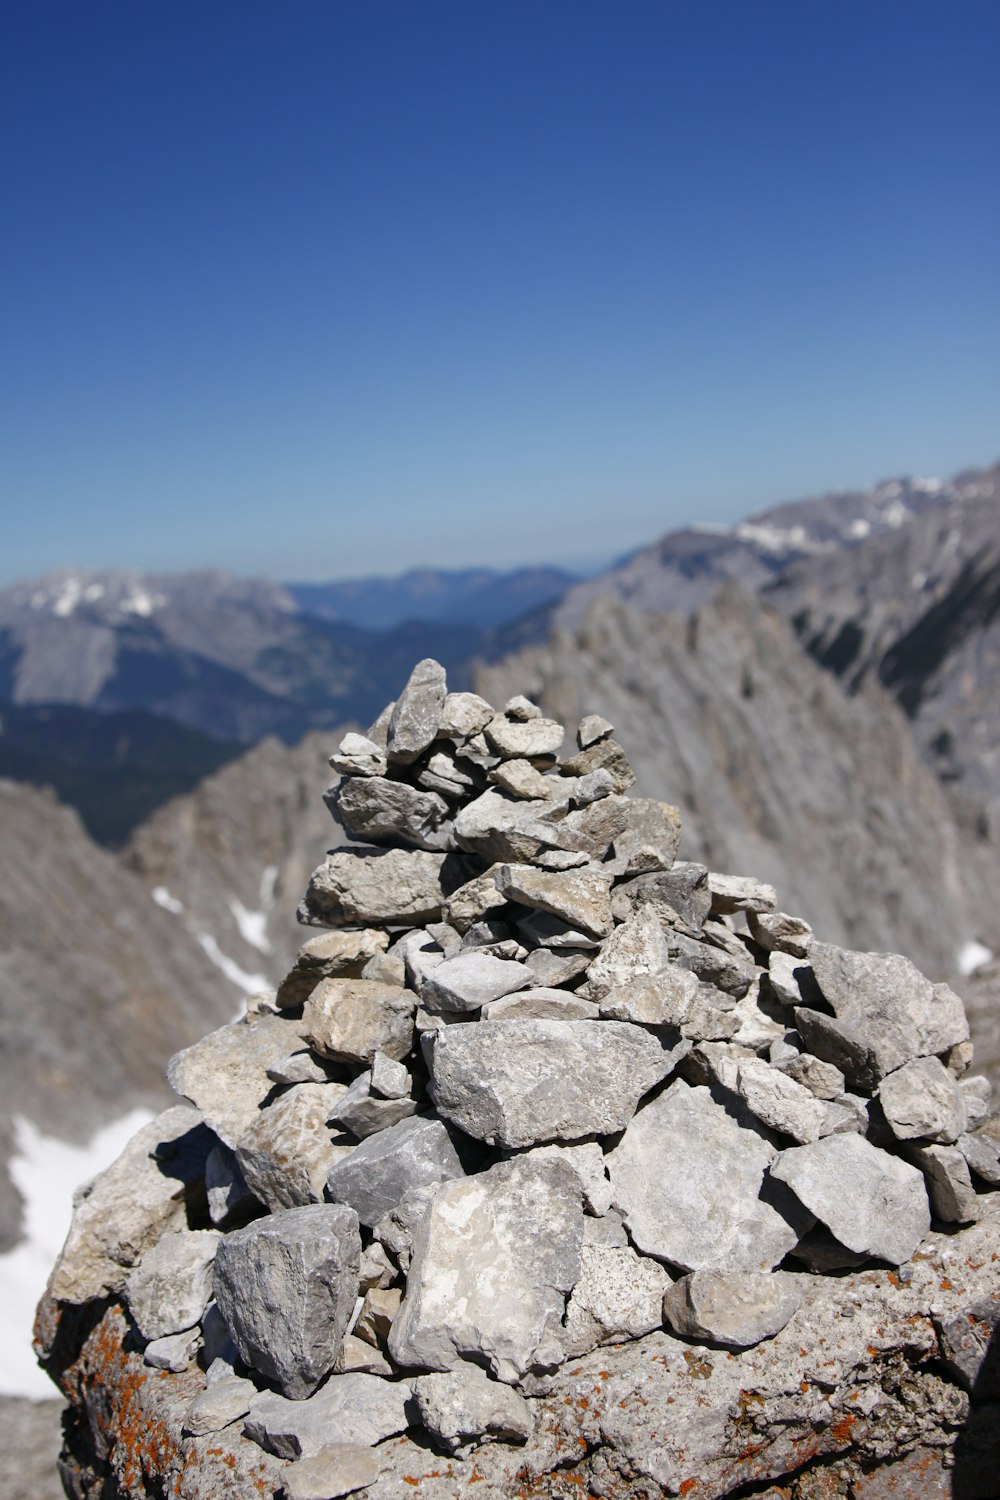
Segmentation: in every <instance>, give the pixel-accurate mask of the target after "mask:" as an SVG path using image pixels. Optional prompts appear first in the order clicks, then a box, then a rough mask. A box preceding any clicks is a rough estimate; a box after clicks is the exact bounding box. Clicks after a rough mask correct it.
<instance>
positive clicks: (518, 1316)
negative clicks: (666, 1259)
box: [389, 1156, 583, 1384]
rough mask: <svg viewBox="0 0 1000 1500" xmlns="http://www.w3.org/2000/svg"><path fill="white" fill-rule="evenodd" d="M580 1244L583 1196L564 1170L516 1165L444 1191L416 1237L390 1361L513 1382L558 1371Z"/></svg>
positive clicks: (551, 1164)
mask: <svg viewBox="0 0 1000 1500" xmlns="http://www.w3.org/2000/svg"><path fill="white" fill-rule="evenodd" d="M582 1239H583V1210H582V1207H581V1203H580V1188H579V1184H578V1182H577V1178H576V1175H575V1173H574V1172H573V1171H572V1170H571V1168H570V1167H569V1166H567V1165H566V1164H565V1163H563V1162H558V1161H551V1160H546V1161H533V1160H532V1158H531V1157H530V1156H521V1157H515V1158H514V1159H513V1160H511V1161H506V1162H500V1163H498V1164H497V1165H496V1166H495V1167H491V1168H490V1169H489V1171H487V1172H481V1173H479V1174H478V1175H477V1176H475V1177H468V1178H465V1179H464V1180H463V1181H461V1182H450V1183H446V1184H445V1185H444V1186H443V1187H442V1188H440V1189H439V1190H438V1192H437V1193H436V1195H435V1197H434V1199H433V1201H432V1203H431V1205H430V1211H429V1212H428V1214H427V1216H426V1218H425V1220H424V1222H423V1224H422V1226H421V1227H420V1229H419V1230H418V1231H417V1236H416V1240H415V1243H414V1247H413V1260H412V1263H411V1265H410V1271H409V1275H408V1277H407V1282H406V1295H405V1297H404V1298H403V1305H402V1307H401V1308H400V1310H399V1314H398V1316H397V1317H396V1319H395V1321H394V1323H393V1325H392V1332H391V1334H390V1335H389V1351H390V1354H391V1356H392V1358H393V1359H394V1360H395V1361H396V1363H397V1364H400V1365H402V1366H404V1367H406V1366H416V1367H420V1366H423V1368H424V1369H428V1370H453V1369H454V1368H455V1367H456V1365H458V1363H459V1361H460V1360H461V1359H463V1358H470V1359H474V1360H476V1361H479V1362H482V1361H485V1362H487V1363H488V1364H489V1367H490V1369H491V1370H492V1372H493V1374H494V1375H495V1376H496V1378H497V1379H498V1380H502V1381H505V1382H507V1383H508V1384H513V1383H514V1382H515V1381H516V1380H517V1379H518V1377H519V1376H521V1375H523V1374H524V1373H525V1371H527V1370H529V1369H531V1368H532V1367H534V1366H546V1365H553V1364H558V1363H559V1362H560V1361H561V1359H562V1347H561V1344H560V1341H559V1329H560V1323H561V1319H562V1314H563V1305H564V1300H565V1294H566V1293H567V1292H569V1291H571V1290H572V1288H573V1287H574V1285H575V1284H576V1282H577V1280H578V1279H579V1274H580V1251H581V1245H582Z"/></svg>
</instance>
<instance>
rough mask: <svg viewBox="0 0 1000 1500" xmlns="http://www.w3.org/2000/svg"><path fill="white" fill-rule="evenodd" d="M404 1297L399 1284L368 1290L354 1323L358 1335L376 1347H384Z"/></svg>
mask: <svg viewBox="0 0 1000 1500" xmlns="http://www.w3.org/2000/svg"><path fill="white" fill-rule="evenodd" d="M402 1297H403V1293H402V1291H401V1289H400V1288H399V1287H398V1286H393V1287H374V1288H372V1289H371V1290H370V1291H368V1292H366V1293H365V1298H364V1302H363V1303H362V1306H361V1311H360V1313H359V1314H358V1318H357V1321H356V1323H355V1325H354V1332H355V1334H356V1336H357V1337H358V1338H359V1339H363V1340H364V1341H365V1343H367V1344H371V1345H372V1346H373V1347H374V1348H378V1349H381V1348H384V1347H385V1342H386V1339H387V1338H388V1337H389V1329H390V1328H391V1327H392V1320H393V1318H394V1317H395V1316H396V1314H397V1313H398V1312H399V1304H400V1302H401V1301H402Z"/></svg>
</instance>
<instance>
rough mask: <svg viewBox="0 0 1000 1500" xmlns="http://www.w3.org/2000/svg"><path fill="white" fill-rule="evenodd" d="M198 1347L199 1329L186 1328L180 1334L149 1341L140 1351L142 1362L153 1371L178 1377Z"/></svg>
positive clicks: (199, 1339) (168, 1334)
mask: <svg viewBox="0 0 1000 1500" xmlns="http://www.w3.org/2000/svg"><path fill="white" fill-rule="evenodd" d="M200 1347H201V1329H200V1328H186V1329H184V1330H183V1331H182V1332H181V1333H167V1334H164V1335H163V1337H162V1338H158V1339H150V1341H149V1343H148V1344H147V1345H146V1347H145V1349H144V1350H143V1351H142V1362H143V1364H146V1365H150V1366H151V1368H152V1369H154V1370H169V1371H170V1373H171V1374H172V1375H179V1374H181V1372H182V1371H183V1370H186V1369H187V1368H188V1366H189V1365H190V1364H191V1362H192V1360H193V1359H194V1357H195V1355H196V1354H197V1352H198V1350H199V1348H200Z"/></svg>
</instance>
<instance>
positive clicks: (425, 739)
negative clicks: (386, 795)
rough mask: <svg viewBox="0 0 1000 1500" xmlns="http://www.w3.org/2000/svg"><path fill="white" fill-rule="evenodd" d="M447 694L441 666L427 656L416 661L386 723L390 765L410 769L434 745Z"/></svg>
mask: <svg viewBox="0 0 1000 1500" xmlns="http://www.w3.org/2000/svg"><path fill="white" fill-rule="evenodd" d="M447 691H448V689H447V683H446V681H445V671H444V667H442V666H441V664H440V662H436V661H434V660H433V659H432V658H431V657H429V656H428V657H425V658H424V660H423V661H418V662H417V664H416V666H415V667H414V668H413V671H412V672H411V673H410V676H409V678H408V680H407V683H406V686H405V687H404V689H403V691H402V692H401V693H400V695H399V697H398V698H397V699H396V706H395V708H394V709H393V711H392V716H391V718H390V719H389V728H388V731H387V735H386V749H387V753H388V757H389V761H390V763H395V764H397V765H410V764H412V762H413V761H415V760H416V759H417V757H418V756H419V755H421V754H422V753H423V752H424V751H425V750H426V749H427V748H428V746H429V745H431V744H432V743H433V741H434V739H435V737H436V735H437V732H438V730H439V729H440V727H441V715H442V712H443V711H444V703H445V697H446V696H447Z"/></svg>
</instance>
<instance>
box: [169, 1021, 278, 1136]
mask: <svg viewBox="0 0 1000 1500" xmlns="http://www.w3.org/2000/svg"><path fill="white" fill-rule="evenodd" d="M297 1033H298V1028H297V1026H296V1024H295V1023H294V1022H293V1023H292V1025H289V1023H288V1022H287V1021H286V1020H284V1019H283V1018H282V1017H279V1016H259V1017H258V1018H257V1019H256V1020H253V1021H237V1022H235V1023H234V1024H233V1025H232V1026H221V1027H220V1028H219V1029H218V1031H211V1032H209V1034H208V1036H206V1037H202V1039H201V1041H200V1042H195V1044H194V1046H193V1047H186V1048H185V1049H184V1051H183V1052H177V1053H175V1054H174V1056H173V1057H172V1058H171V1059H170V1061H169V1063H168V1064H167V1081H168V1082H169V1084H170V1087H171V1088H172V1089H173V1090H174V1092H175V1093H176V1094H180V1095H182V1097H183V1098H185V1099H190V1101H191V1103H192V1104H194V1105H195V1106H196V1107H197V1108H198V1109H199V1110H200V1111H201V1113H202V1115H203V1116H204V1118H205V1122H206V1124H207V1125H208V1126H209V1127H210V1128H211V1129H212V1130H214V1131H215V1133H216V1135H217V1136H218V1137H219V1139H220V1140H221V1141H222V1142H223V1143H224V1144H225V1145H227V1146H230V1147H234V1146H235V1145H236V1142H237V1141H238V1140H239V1138H240V1136H241V1135H242V1134H243V1132H244V1130H246V1128H247V1126H248V1125H249V1124H250V1123H251V1122H252V1121H253V1120H254V1118H255V1117H256V1115H257V1111H258V1109H259V1107H260V1105H261V1102H262V1101H263V1100H264V1099H266V1098H267V1096H268V1094H269V1093H270V1092H271V1089H272V1088H273V1083H272V1081H271V1079H270V1078H269V1077H268V1071H267V1070H268V1068H270V1067H273V1066H274V1065H276V1064H278V1063H280V1062H282V1061H283V1060H284V1059H285V1058H286V1057H287V1056H288V1049H289V1044H290V1043H292V1042H293V1041H294V1040H295V1038H296V1036H297Z"/></svg>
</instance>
